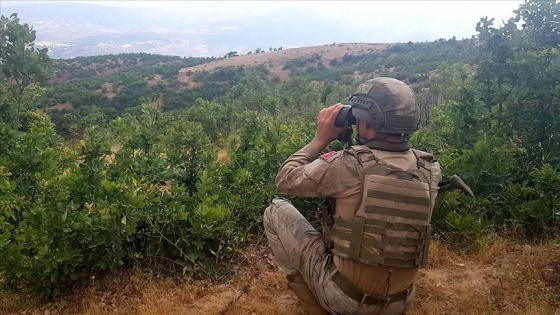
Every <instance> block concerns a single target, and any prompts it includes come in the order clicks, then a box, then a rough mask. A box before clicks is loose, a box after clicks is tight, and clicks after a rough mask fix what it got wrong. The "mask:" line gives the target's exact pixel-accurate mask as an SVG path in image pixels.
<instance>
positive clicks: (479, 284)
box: [0, 240, 560, 315]
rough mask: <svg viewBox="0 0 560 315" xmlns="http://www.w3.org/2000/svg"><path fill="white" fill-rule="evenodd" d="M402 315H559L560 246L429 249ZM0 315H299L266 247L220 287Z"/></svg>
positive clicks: (108, 297) (136, 283)
mask: <svg viewBox="0 0 560 315" xmlns="http://www.w3.org/2000/svg"><path fill="white" fill-rule="evenodd" d="M430 255H431V258H430V261H429V266H428V268H425V269H421V270H420V272H419V277H418V282H417V285H418V297H417V300H416V302H415V304H414V306H413V308H412V309H411V310H409V311H408V312H407V314H409V315H420V314H534V315H537V314H538V315H546V314H550V315H560V247H559V246H558V245H553V244H548V245H546V244H545V245H522V244H515V243H510V242H506V241H503V240H498V241H496V242H494V243H492V244H490V245H487V246H486V247H485V248H484V249H482V250H480V251H478V252H477V253H475V254H458V253H456V252H452V251H450V250H448V249H447V248H445V247H444V246H443V245H441V244H440V243H438V242H433V245H432V246H431V248H430ZM0 313H2V314H43V315H53V314H157V315H161V314H212V315H224V314H229V315H233V314H276V315H300V314H305V313H304V312H303V311H302V310H300V309H299V308H298V305H297V301H296V299H295V295H294V294H293V293H292V292H291V291H290V290H289V289H288V287H287V284H286V281H285V277H284V276H283V275H282V274H281V273H279V272H278V271H277V270H276V268H275V266H274V263H273V260H272V256H271V254H270V252H269V250H268V249H267V248H266V246H255V247H251V248H249V249H247V250H246V251H245V253H244V255H243V258H242V261H241V264H239V265H238V266H237V267H236V268H235V276H234V277H233V278H231V279H229V280H227V281H224V282H223V283H213V282H211V281H194V282H193V281H188V280H184V279H176V278H164V277H160V276H155V275H153V274H149V273H146V272H142V271H141V270H139V269H132V270H128V271H126V272H123V273H122V274H121V275H120V276H118V277H107V278H104V279H101V280H99V281H93V284H92V285H90V286H88V287H86V288H83V289H80V290H76V292H74V293H72V294H71V295H68V296H65V297H63V298H60V299H57V300H55V301H51V302H48V303H39V302H34V301H33V300H32V299H28V298H26V297H25V296H21V295H13V294H12V295H9V294H6V293H3V294H2V293H0Z"/></svg>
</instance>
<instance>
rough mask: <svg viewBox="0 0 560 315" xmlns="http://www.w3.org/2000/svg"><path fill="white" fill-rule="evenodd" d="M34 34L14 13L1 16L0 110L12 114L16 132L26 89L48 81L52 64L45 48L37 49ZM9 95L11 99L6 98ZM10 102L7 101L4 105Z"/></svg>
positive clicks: (31, 28)
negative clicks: (4, 109)
mask: <svg viewBox="0 0 560 315" xmlns="http://www.w3.org/2000/svg"><path fill="white" fill-rule="evenodd" d="M34 41H35V31H34V30H33V27H30V26H29V25H28V24H27V23H26V24H20V20H19V18H18V16H17V13H14V14H12V15H10V17H9V18H8V17H5V16H3V15H2V16H0V66H1V71H0V82H1V83H2V86H1V87H0V90H1V91H2V94H4V97H3V100H2V103H1V104H0V107H6V106H8V107H10V108H9V111H10V112H12V111H14V112H15V113H14V114H13V115H14V121H15V127H16V129H17V128H19V125H20V123H19V116H20V112H21V109H22V107H23V104H22V98H23V94H24V91H25V89H26V88H27V87H29V86H30V85H32V84H34V83H42V82H44V81H46V80H47V79H49V78H50V76H51V73H52V61H51V59H50V58H49V56H48V54H47V51H48V50H47V48H43V49H36V48H35V47H34V45H35V43H34ZM6 95H11V96H12V97H6ZM8 99H9V102H4V101H6V100H8Z"/></svg>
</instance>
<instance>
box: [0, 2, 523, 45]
mask: <svg viewBox="0 0 560 315" xmlns="http://www.w3.org/2000/svg"><path fill="white" fill-rule="evenodd" d="M52 2H69V1H47V0H43V1H26V0H0V3H1V4H0V5H1V6H6V7H7V6H10V5H16V4H36V3H52ZM72 2H83V3H95V4H101V5H107V6H117V7H119V6H120V7H146V8H149V7H162V8H168V9H173V10H177V11H182V10H184V11H185V13H187V12H188V13H191V12H193V11H196V12H197V14H198V15H199V17H200V18H212V19H226V18H231V17H244V16H248V15H260V14H265V13H267V12H270V11H274V10H277V9H281V8H290V7H300V8H305V9H308V10H311V11H317V12H321V13H324V14H326V15H328V16H332V17H333V18H337V20H343V21H347V23H351V24H354V25H359V26H366V27H367V26H369V25H372V27H373V25H375V24H377V25H379V23H383V24H384V25H385V26H389V27H390V29H391V30H392V31H393V32H395V33H403V34H404V33H406V34H413V33H415V32H416V33H419V34H420V33H422V34H431V36H432V37H433V38H426V40H434V39H437V38H451V37H453V36H456V37H457V38H459V39H461V38H470V37H471V36H472V35H474V34H475V33H476V31H475V26H476V23H477V22H478V21H479V20H480V18H482V17H485V16H488V17H490V18H495V19H496V22H497V24H499V22H500V21H502V20H507V19H508V18H510V17H512V16H513V15H514V13H513V10H515V9H517V8H518V6H519V5H520V4H522V3H523V1H513V0H503V1H482V0H479V1H473V0H471V1H398V0H396V1H109V0H106V1H72Z"/></svg>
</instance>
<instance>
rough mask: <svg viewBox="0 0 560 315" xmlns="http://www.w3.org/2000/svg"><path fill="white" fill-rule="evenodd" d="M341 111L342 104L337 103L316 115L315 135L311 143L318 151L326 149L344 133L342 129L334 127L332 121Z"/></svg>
mask: <svg viewBox="0 0 560 315" xmlns="http://www.w3.org/2000/svg"><path fill="white" fill-rule="evenodd" d="M341 109H342V104H340V103H338V104H335V105H332V106H330V107H327V108H324V109H322V110H321V111H320V112H319V115H317V135H316V136H315V139H313V142H314V146H315V147H316V149H318V150H319V151H322V150H323V149H324V148H326V147H327V145H328V144H329V143H331V141H333V140H334V139H336V138H338V136H340V134H342V132H344V128H337V127H335V126H334V121H335V119H336V117H337V116H338V113H339V112H340V110H341Z"/></svg>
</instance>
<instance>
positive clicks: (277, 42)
mask: <svg viewBox="0 0 560 315" xmlns="http://www.w3.org/2000/svg"><path fill="white" fill-rule="evenodd" d="M14 12H17V13H18V14H19V17H20V19H21V21H22V22H23V23H28V24H30V25H32V26H33V27H34V29H35V30H36V31H37V40H36V44H37V46H38V47H48V48H49V53H50V55H51V57H53V58H72V57H77V56H92V55H102V54H118V53H129V52H146V53H154V54H163V55H177V56H185V57H211V56H223V55H225V54H226V53H228V52H230V51H238V52H239V53H240V54H245V53H247V52H248V51H254V50H255V49H257V48H261V49H264V50H268V49H269V48H270V47H272V48H275V47H284V48H288V47H305V46H314V45H322V44H330V43H333V42H359V41H365V40H366V38H367V40H368V41H369V42H386V41H387V40H388V37H387V36H385V35H383V34H387V31H386V30H385V31H384V30H383V28H382V25H381V24H380V26H379V27H378V28H377V29H372V28H368V29H361V28H359V27H357V26H355V25H353V24H352V23H348V21H343V20H340V19H339V20H337V19H333V18H326V17H324V16H321V15H319V14H316V13H314V12H310V11H304V10H301V9H289V10H286V9H284V10H278V11H275V12H273V13H270V14H266V15H261V16H250V17H245V18H237V19H227V18H221V19H217V18H215V19H213V18H211V17H204V16H198V15H197V14H196V12H195V11H193V12H189V13H188V14H186V13H185V12H175V11H172V10H170V9H169V8H165V7H163V8H161V7H158V8H149V9H146V8H120V7H109V6H102V5H95V4H83V3H51V4H34V5H16V6H8V7H4V8H3V10H2V14H3V15H9V14H11V13H14ZM366 35H367V37H366ZM405 40H406V39H405V38H403V41H405Z"/></svg>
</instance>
